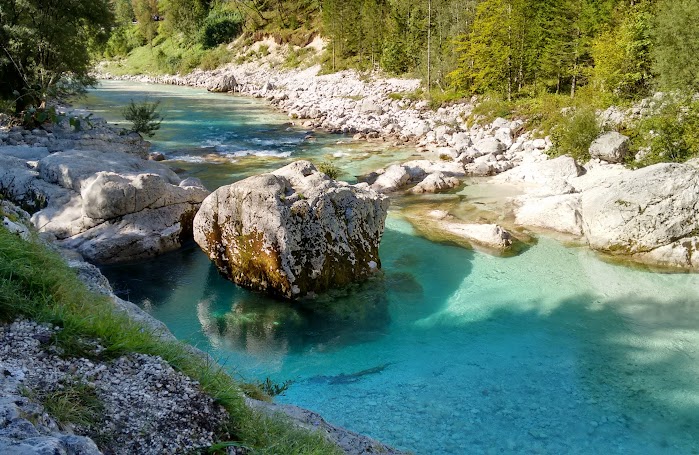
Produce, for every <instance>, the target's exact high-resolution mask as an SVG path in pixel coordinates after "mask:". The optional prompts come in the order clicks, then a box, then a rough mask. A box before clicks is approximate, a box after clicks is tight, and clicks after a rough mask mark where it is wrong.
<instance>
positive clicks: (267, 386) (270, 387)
mask: <svg viewBox="0 0 699 455" xmlns="http://www.w3.org/2000/svg"><path fill="white" fill-rule="evenodd" d="M293 383H294V381H292V380H290V379H289V380H286V381H284V382H282V383H277V382H274V381H272V380H271V379H270V378H269V377H267V378H265V380H264V381H259V382H258V383H257V386H258V387H259V388H260V389H261V390H262V391H263V392H264V393H265V394H266V395H267V396H269V397H276V396H279V395H284V393H285V392H286V391H287V390H288V389H289V387H290V386H291V384H293Z"/></svg>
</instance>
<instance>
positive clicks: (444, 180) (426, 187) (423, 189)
mask: <svg viewBox="0 0 699 455" xmlns="http://www.w3.org/2000/svg"><path fill="white" fill-rule="evenodd" d="M460 184H461V181H460V180H459V179H458V178H456V177H449V176H446V175H444V173H443V172H434V173H432V174H430V175H428V176H427V177H425V179H424V180H422V181H421V182H420V183H418V184H417V185H415V186H414V187H413V188H412V189H411V190H410V192H411V193H413V194H423V193H438V192H440V191H447V190H450V189H452V188H456V187H457V186H459V185H460Z"/></svg>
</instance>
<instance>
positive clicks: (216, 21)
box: [201, 8, 243, 49]
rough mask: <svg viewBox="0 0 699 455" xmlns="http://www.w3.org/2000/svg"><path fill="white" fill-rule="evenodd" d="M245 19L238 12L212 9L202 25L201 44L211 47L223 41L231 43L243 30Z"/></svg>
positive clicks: (206, 47)
mask: <svg viewBox="0 0 699 455" xmlns="http://www.w3.org/2000/svg"><path fill="white" fill-rule="evenodd" d="M242 24H243V20H242V19H241V17H240V15H239V14H238V13H237V12H233V11H222V10H220V9H216V8H214V9H213V10H211V12H210V13H209V15H208V16H207V18H206V20H204V25H203V27H202V35H201V44H202V45H203V46H204V48H205V49H211V48H213V47H216V46H218V45H219V44H223V43H230V42H231V41H233V40H234V39H235V38H236V37H237V36H238V35H239V34H240V32H241V31H242Z"/></svg>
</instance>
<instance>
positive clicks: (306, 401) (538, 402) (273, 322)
mask: <svg viewBox="0 0 699 455" xmlns="http://www.w3.org/2000/svg"><path fill="white" fill-rule="evenodd" d="M145 97H149V98H150V99H151V100H159V101H160V102H161V105H160V106H161V109H162V111H163V112H164V113H165V115H166V119H165V121H164V122H163V125H162V129H161V130H160V131H159V132H158V133H157V134H156V136H155V137H154V138H153V148H154V149H155V150H158V151H161V152H163V153H164V154H165V155H166V156H167V157H168V161H167V163H168V164H170V165H171V166H173V167H174V168H179V169H178V172H181V173H182V174H183V175H187V176H196V177H199V178H201V179H202V181H203V182H204V183H205V184H206V185H207V186H208V187H209V189H215V188H216V187H218V186H220V185H223V184H227V183H232V182H234V181H236V180H239V179H241V178H243V177H245V176H247V175H251V174H254V173H258V172H261V171H264V170H267V169H273V168H277V167H279V166H282V165H283V164H285V163H287V162H289V161H291V160H294V159H298V158H310V159H313V160H316V161H323V160H331V161H333V162H334V163H335V164H337V165H338V166H339V167H340V168H341V169H342V171H343V174H342V178H344V179H346V180H348V181H354V179H355V177H356V176H359V175H362V174H365V173H367V172H369V171H371V170H373V169H376V168H379V167H381V166H384V165H386V164H388V163H392V162H396V161H400V160H404V159H407V158H408V157H409V156H411V155H414V153H415V151H414V150H413V149H410V148H407V147H404V148H393V147H391V146H388V145H384V144H369V143H365V142H362V143H355V142H354V141H352V140H351V139H350V138H347V137H344V136H337V135H329V134H325V133H320V132H316V133H315V134H314V135H310V134H308V132H307V131H304V130H303V129H300V128H296V127H291V126H289V124H288V118H287V117H286V116H284V115H283V114H280V113H278V112H275V111H274V110H272V109H270V108H269V106H267V105H266V103H265V102H263V101H258V100H252V99H249V98H242V97H235V96H230V95H214V94H209V93H206V92H205V91H204V90H201V89H192V88H181V87H167V86H157V85H142V84H136V83H125V82H104V83H102V84H101V85H100V86H99V87H98V88H97V89H95V90H92V91H91V92H90V93H89V94H88V96H87V98H85V99H83V100H81V101H80V103H81V104H83V105H84V106H85V107H87V108H89V109H91V110H92V111H93V112H95V113H96V115H99V116H103V117H105V118H106V119H107V120H109V121H110V122H119V121H120V119H121V118H122V117H121V111H120V109H121V108H120V106H123V105H124V104H126V103H128V101H129V100H130V99H132V98H133V99H135V100H141V99H144V98H145ZM122 122H123V121H122ZM487 193H488V191H487V190H483V189H482V187H481V186H479V185H477V184H472V185H468V186H466V188H464V189H461V190H460V191H459V192H458V193H456V194H452V195H446V196H435V197H428V198H425V199H422V200H421V202H420V203H421V204H423V205H424V204H428V205H429V204H432V206H438V205H439V206H440V207H443V206H444V204H449V209H450V210H451V211H453V212H455V213H461V214H462V215H464V216H469V214H471V215H472V216H477V213H475V212H474V210H473V209H472V208H473V207H474V203H476V202H478V201H481V202H483V201H485V202H487V201H488V200H491V199H492V197H491V196H492V195H489V194H487ZM485 202H483V203H484V204H485ZM411 204H416V202H414V201H412V202H411V201H410V200H397V201H395V203H394V204H393V207H394V208H392V210H391V213H390V214H389V217H388V220H387V225H386V232H385V235H384V238H383V242H382V245H381V258H382V262H383V270H384V276H383V277H382V278H377V279H376V280H374V281H372V282H370V283H367V284H365V285H362V286H357V287H355V288H353V289H349V290H346V291H345V292H343V293H342V294H341V295H335V296H333V297H332V299H325V301H324V300H323V299H321V300H320V301H317V302H315V303H312V304H304V305H300V306H293V305H289V304H286V303H284V302H280V301H275V300H272V299H270V298H268V297H265V296H263V295H260V294H258V293H254V292H250V291H247V290H244V289H241V288H238V287H237V286H235V285H233V284H232V283H230V282H228V281H226V280H225V279H223V278H221V277H220V276H219V275H218V273H217V272H216V270H215V268H214V267H213V266H212V265H211V264H210V262H209V260H208V259H207V257H206V256H205V255H204V254H203V253H202V252H201V251H200V250H199V249H198V247H197V246H196V245H194V244H192V245H189V246H187V247H185V248H183V249H182V250H180V251H177V252H175V253H171V254H168V255H165V256H162V257H160V258H157V259H155V260H152V261H148V262H142V263H138V264H130V265H124V266H112V267H106V268H104V272H105V274H106V275H107V276H108V277H109V279H110V281H111V282H112V284H113V286H114V287H115V289H116V290H117V291H118V293H119V294H120V295H121V296H123V297H125V298H128V299H130V300H131V301H133V302H135V303H137V304H139V305H141V306H142V307H143V308H145V309H146V310H147V311H148V312H150V313H151V314H153V315H154V316H155V317H157V318H158V319H160V320H162V321H163V322H165V323H166V324H167V326H168V327H169V328H170V329H171V330H172V332H173V333H174V334H175V335H176V336H177V337H178V338H180V339H182V340H187V341H189V342H191V343H192V344H194V345H196V346H198V347H199V348H201V349H203V350H205V351H207V352H209V353H211V354H212V355H213V356H214V357H215V358H217V359H219V361H220V362H221V363H222V364H223V365H224V366H225V367H226V368H227V369H228V370H229V371H230V372H231V373H232V374H233V375H236V376H238V377H241V378H244V379H246V380H253V381H254V380H264V379H266V378H268V377H269V378H271V379H272V380H273V381H276V382H280V383H281V382H284V381H286V380H291V381H293V383H292V385H291V386H290V388H289V389H288V390H287V392H286V394H285V395H283V396H280V397H278V398H277V401H279V402H284V403H293V404H295V405H298V406H302V407H305V408H308V409H312V410H314V411H317V412H319V413H321V414H322V415H323V416H324V417H325V418H326V419H327V420H328V421H330V422H332V423H334V424H337V425H341V426H344V427H346V428H349V429H351V430H354V431H357V432H360V433H364V434H367V435H370V436H372V437H375V438H377V439H380V440H381V441H384V442H386V443H388V444H391V445H393V446H395V447H398V448H401V449H405V450H409V451H412V452H413V453H416V454H481V453H484V454H501V453H507V454H520V453H523V454H529V453H531V454H696V453H699V275H691V274H663V273H652V272H650V271H646V270H641V269H638V268H630V267H625V266H622V265H618V264H613V263H610V262H608V261H603V260H601V259H600V258H599V257H597V256H596V255H595V254H594V253H592V252H590V251H589V250H588V249H586V248H584V247H581V246H571V245H570V244H568V245H565V244H563V243H560V241H558V240H555V239H552V238H548V237H546V236H540V237H539V239H538V242H536V244H535V245H533V246H532V247H530V248H529V249H527V250H526V251H524V252H523V253H521V254H520V255H518V256H516V257H511V258H499V257H494V256H490V255H487V254H483V253H479V252H474V251H471V250H468V249H464V248H461V247H457V246H450V245H448V244H446V243H443V242H440V243H437V242H433V241H430V240H427V239H425V238H423V237H421V236H419V235H418V234H417V233H416V232H415V231H414V230H413V227H412V225H411V224H410V223H408V221H406V218H405V217H404V216H403V212H404V211H405V208H406V207H409V206H410V205H411ZM474 213H475V214H474Z"/></svg>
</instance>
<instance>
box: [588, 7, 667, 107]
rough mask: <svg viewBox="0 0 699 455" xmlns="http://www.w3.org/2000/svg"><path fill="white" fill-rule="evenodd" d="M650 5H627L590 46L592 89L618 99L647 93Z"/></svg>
mask: <svg viewBox="0 0 699 455" xmlns="http://www.w3.org/2000/svg"><path fill="white" fill-rule="evenodd" d="M652 21H653V4H652V2H651V1H649V0H645V1H641V2H638V3H632V4H627V3H623V4H622V6H621V7H620V8H619V9H618V10H617V11H616V14H615V20H614V23H613V24H612V26H611V27H609V28H608V29H607V30H605V31H603V32H602V33H601V34H600V35H599V36H598V37H597V38H595V40H594V41H593V43H592V50H591V55H592V59H593V60H594V68H593V69H592V80H593V83H594V84H595V88H596V89H597V90H600V91H602V92H606V93H611V94H613V95H615V96H617V97H620V98H633V97H636V96H639V95H641V96H642V95H645V94H647V93H648V91H649V88H650V84H651V82H652V59H651V50H652V44H653V41H652V38H651V31H652V30H651V27H652Z"/></svg>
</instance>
